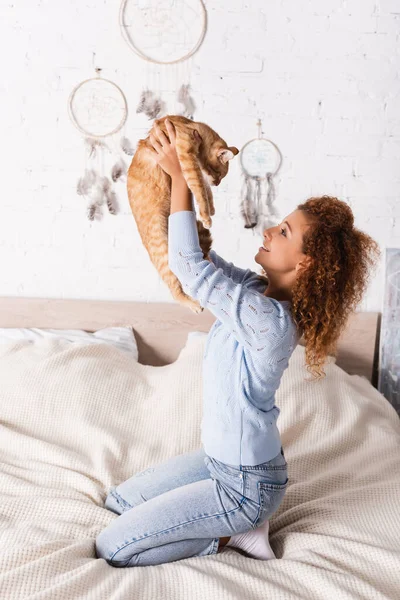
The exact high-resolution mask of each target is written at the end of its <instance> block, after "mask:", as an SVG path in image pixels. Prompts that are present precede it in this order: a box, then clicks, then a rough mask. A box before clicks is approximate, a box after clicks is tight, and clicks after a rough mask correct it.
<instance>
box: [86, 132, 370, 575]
mask: <svg viewBox="0 0 400 600" xmlns="http://www.w3.org/2000/svg"><path fill="white" fill-rule="evenodd" d="M166 127H167V133H168V137H167V136H166V135H165V133H163V132H162V131H161V130H160V128H159V127H157V126H156V132H157V137H158V140H157V139H156V138H155V137H154V136H153V135H151V136H150V139H151V142H152V145H153V148H154V156H155V158H156V161H157V162H158V164H159V165H160V167H161V168H163V169H164V170H165V172H166V173H167V174H168V175H170V177H171V211H170V212H171V214H170V216H169V220H168V251H169V266H170V269H171V270H172V271H173V272H174V273H175V275H176V276H177V278H178V279H179V280H180V282H181V284H182V287H183V289H184V291H186V292H187V293H188V295H190V296H191V297H192V298H195V299H197V300H198V301H199V302H200V304H201V306H203V307H206V308H208V309H209V310H210V312H212V313H213V314H214V315H215V316H216V317H217V319H216V321H215V322H214V324H213V326H212V327H211V329H210V332H209V334H208V337H207V342H206V345H205V351H204V371H203V420H202V435H201V440H202V448H200V449H199V450H196V451H194V452H190V453H186V454H182V455H179V456H176V457H173V458H170V459H168V460H166V461H164V462H163V463H161V464H158V465H152V466H151V467H149V468H148V469H145V470H144V471H143V472H141V473H137V474H135V475H133V476H132V477H130V478H129V479H128V480H127V481H125V482H123V483H121V484H120V485H119V486H116V487H115V488H112V489H111V490H110V492H109V494H108V496H107V498H106V501H105V506H106V508H108V509H110V510H112V511H114V512H116V513H117V514H118V515H119V517H118V518H117V519H115V520H114V521H113V522H112V523H111V524H110V525H109V526H108V527H107V528H106V529H104V530H103V531H102V532H100V534H99V535H98V537H97V539H96V551H97V555H98V556H99V557H101V558H104V559H105V560H106V561H107V562H108V563H109V564H111V565H113V566H117V567H127V566H145V565H156V564H161V563H166V562H172V561H175V560H180V559H182V558H188V557H192V556H205V555H209V554H216V553H217V552H218V551H220V549H221V548H223V546H225V545H227V544H228V545H229V546H232V547H236V548H238V549H241V550H243V551H244V552H245V553H246V554H247V555H248V556H250V557H253V558H258V559H269V558H274V554H273V552H272V549H271V547H270V546H269V542H268V525H269V519H270V518H271V516H272V515H273V514H274V513H275V512H276V510H277V509H278V508H279V506H280V504H281V502H282V500H283V498H284V495H285V492H286V488H287V485H288V481H289V479H288V476H287V462H286V459H285V456H284V452H283V448H282V444H281V439H280V434H279V430H278V428H277V418H278V416H279V413H280V409H279V408H278V407H277V406H276V405H275V403H274V400H275V393H276V390H277V389H278V387H279V383H280V381H281V378H282V375H283V372H284V371H285V369H286V368H287V366H288V364H289V358H290V356H291V354H292V352H293V350H294V348H295V347H296V345H297V343H298V341H299V339H300V337H301V335H304V340H305V342H306V348H305V356H306V362H307V368H308V369H309V371H310V372H311V374H312V376H313V377H314V378H316V379H317V378H320V377H321V376H322V375H321V373H322V365H323V362H324V359H325V358H326V356H327V354H328V353H332V352H333V351H334V349H335V344H336V342H337V340H338V338H339V336H340V333H341V331H342V329H343V327H344V326H345V324H346V321H347V318H348V316H349V314H350V312H351V311H352V310H354V308H355V306H356V305H357V304H358V302H359V301H360V300H361V298H362V294H363V291H364V289H365V287H366V283H367V277H368V274H369V266H370V265H371V264H372V263H373V256H372V254H373V253H375V256H376V257H378V256H379V249H378V245H377V244H376V242H375V241H374V240H373V239H372V238H370V237H369V236H368V235H367V234H365V233H363V232H361V231H359V230H357V229H355V228H354V225H353V223H354V218H353V214H352V211H351V209H350V208H349V206H348V205H347V204H346V203H345V202H342V201H340V200H338V199H336V198H331V197H327V196H324V197H322V198H311V199H309V200H308V201H307V202H305V203H303V204H300V205H298V206H297V209H296V210H295V211H293V212H292V213H291V214H290V215H288V216H287V217H286V218H285V219H284V220H283V221H282V223H280V224H279V225H277V226H276V227H270V228H268V229H266V230H265V232H264V236H263V240H262V246H260V248H259V250H258V252H257V254H256V256H255V261H256V262H257V263H258V264H259V265H260V266H261V267H262V269H263V271H264V273H266V277H264V276H261V275H258V274H257V273H255V272H253V271H251V270H250V269H239V268H238V267H235V266H234V265H233V264H232V263H228V262H226V261H225V260H223V259H222V258H221V257H220V256H218V255H217V254H216V252H215V251H214V250H211V251H210V258H211V261H210V260H209V259H208V258H207V259H205V258H204V256H203V252H202V250H201V247H200V246H199V240H198V233H197V225H196V214H195V211H194V209H193V204H192V197H191V193H190V190H189V189H188V187H187V184H186V181H185V179H184V177H183V174H182V171H181V168H180V164H179V160H178V158H177V154H176V151H175V131H174V128H173V125H172V124H171V123H168V122H166ZM188 401H190V399H188Z"/></svg>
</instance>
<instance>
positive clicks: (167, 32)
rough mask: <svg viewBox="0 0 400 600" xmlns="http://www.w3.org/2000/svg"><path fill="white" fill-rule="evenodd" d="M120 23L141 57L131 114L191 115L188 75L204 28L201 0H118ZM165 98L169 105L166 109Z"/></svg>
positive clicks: (202, 37) (192, 109)
mask: <svg viewBox="0 0 400 600" xmlns="http://www.w3.org/2000/svg"><path fill="white" fill-rule="evenodd" d="M119 24H120V29H121V33H122V35H123V38H124V39H125V41H126V43H127V44H128V46H129V47H130V48H131V50H132V51H133V52H135V54H136V55H137V56H139V57H140V58H142V59H143V60H144V61H145V66H144V67H143V68H144V69H145V72H144V73H143V74H142V75H143V77H142V80H143V81H144V82H145V84H144V87H143V90H142V93H141V97H140V100H139V103H138V106H137V110H136V112H137V113H144V114H145V115H147V117H148V118H149V119H156V118H160V117H162V116H164V115H166V114H168V113H170V114H176V115H182V116H185V117H187V118H188V119H193V118H194V112H195V109H196V105H195V102H194V100H193V98H192V96H191V94H190V75H191V71H192V67H193V62H192V57H193V55H194V54H195V53H196V52H197V50H198V49H199V48H200V46H201V44H202V43H203V40H204V37H205V34H206V30H207V13H206V9H205V6H204V3H203V1H202V0H122V1H121V5H120V13H119ZM171 88H172V89H171ZM161 93H162V95H163V98H162V97H161ZM167 100H168V102H169V104H170V105H172V106H173V108H171V109H170V110H169V111H168V110H167ZM182 106H183V108H182Z"/></svg>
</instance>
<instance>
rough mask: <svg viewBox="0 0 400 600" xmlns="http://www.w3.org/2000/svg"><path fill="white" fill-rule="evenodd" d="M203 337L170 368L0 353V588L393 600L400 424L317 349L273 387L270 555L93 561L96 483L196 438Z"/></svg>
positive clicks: (112, 355) (64, 594) (114, 359)
mask: <svg viewBox="0 0 400 600" xmlns="http://www.w3.org/2000/svg"><path fill="white" fill-rule="evenodd" d="M204 343H205V336H204V335H198V336H191V337H190V338H189V340H188V342H187V345H186V347H185V348H184V349H183V350H182V352H181V354H180V356H179V358H178V359H177V361H176V362H175V363H173V364H172V365H167V366H164V367H152V366H146V365H141V364H139V363H137V362H136V360H135V359H134V358H131V357H130V356H129V355H128V354H127V353H126V352H122V351H120V350H119V349H118V348H115V347H112V346H109V345H106V344H104V345H103V344H99V345H97V344H96V345H81V344H79V345H75V344H71V343H67V342H65V341H62V340H53V339H42V340H39V341H38V342H37V343H29V342H26V341H24V342H12V343H10V344H6V345H3V346H1V347H0V381H1V385H0V411H1V413H0V426H1V429H0V432H1V435H0V440H1V441H0V462H1V464H0V494H1V498H0V506H1V520H0V544H1V546H0V550H1V552H0V598H1V599H4V600H14V599H18V600H20V599H25V598H35V599H41V600H42V599H49V600H50V599H51V600H55V599H56V598H57V600H61V599H65V600H71V599H75V598H82V599H91V598H93V599H96V600H102V599H104V600H110V599H112V600H118V599H130V600H133V599H136V598H140V599H143V600H147V599H148V600H158V599H160V600H161V599H162V600H177V599H182V600H195V599H199V600H208V599H210V600H211V599H212V600H218V599H221V600H226V599H228V598H237V599H238V600H239V599H240V600H244V599H245V600H250V599H258V598H260V599H263V600H266V599H286V598H288V599H289V598H290V599H293V600H299V599H300V598H301V599H303V598H304V600H310V599H314V598H320V599H321V600H330V599H332V600H340V599H349V600H350V599H351V600H354V599H357V598H360V599H361V598H362V599H365V598H373V599H374V600H377V599H380V598H385V599H386V598H390V599H393V600H398V599H399V598H400V516H399V515H400V510H399V494H400V443H399V442H400V420H399V418H398V416H397V414H396V412H395V410H394V409H393V408H392V407H391V406H390V405H389V403H388V402H387V401H386V400H385V398H384V397H383V396H382V395H381V394H380V393H379V392H377V390H375V389H374V388H373V387H372V386H371V384H370V383H369V382H368V381H367V380H366V379H364V378H361V377H358V376H349V375H347V374H346V373H345V372H344V371H342V370H341V369H340V368H339V367H337V366H336V364H335V362H334V361H333V360H332V359H330V362H329V364H328V365H326V367H325V370H326V373H327V377H326V379H325V380H324V381H322V382H319V383H308V382H306V381H305V380H304V378H306V377H309V374H308V372H307V371H306V369H305V367H304V348H303V347H302V346H298V347H297V348H296V350H295V352H294V354H293V355H292V357H291V360H290V365H289V368H288V369H287V371H286V372H285V375H284V378H283V380H282V383H281V387H280V389H279V391H278V394H277V404H278V406H279V407H280V408H281V415H280V418H279V420H278V425H279V428H280V431H281V434H282V442H283V447H284V450H285V456H286V459H287V461H288V469H289V478H290V480H289V487H288V489H287V493H286V496H285V499H284V501H283V503H282V505H281V506H280V508H279V510H278V512H277V513H275V515H274V517H273V518H272V519H271V523H270V540H271V545H272V548H273V550H274V552H275V554H276V555H277V557H278V560H270V561H259V560H256V559H251V558H248V557H246V556H244V555H242V554H240V553H239V552H237V551H236V550H234V549H230V548H229V547H228V548H227V549H225V551H224V552H223V553H221V554H217V555H212V556H206V557H195V558H189V559H184V560H181V561H176V562H174V563H167V564H163V565H158V566H154V567H131V568H125V569H118V568H115V567H112V566H110V565H108V564H107V563H106V562H105V561H104V560H102V559H97V558H96V556H95V547H94V540H95V538H96V535H97V534H98V532H100V531H101V530H102V529H103V528H104V527H106V526H107V525H108V524H109V523H110V522H111V521H112V520H113V519H115V518H118V517H117V516H116V515H115V514H114V513H112V512H110V511H108V510H107V509H105V508H104V507H103V504H104V499H105V497H106V494H107V491H108V489H109V488H110V487H111V486H113V485H116V484H118V483H120V482H121V481H123V480H125V479H126V478H128V477H130V476H131V475H132V474H133V473H135V472H137V471H139V470H142V469H144V468H145V467H146V466H149V465H150V464H151V463H154V462H159V461H161V460H164V459H166V458H167V457H169V456H173V455H176V454H180V453H182V452H188V451H190V450H194V449H195V448H198V447H200V421H201V389H202V380H201V376H202V371H201V366H202V354H203V349H204Z"/></svg>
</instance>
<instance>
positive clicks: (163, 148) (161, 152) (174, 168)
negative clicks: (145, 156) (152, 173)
mask: <svg viewBox="0 0 400 600" xmlns="http://www.w3.org/2000/svg"><path fill="white" fill-rule="evenodd" d="M165 125H166V127H167V132H168V135H169V140H168V138H167V136H166V135H165V133H164V132H163V131H162V130H161V129H160V126H159V125H158V124H157V123H155V124H154V129H155V132H156V135H157V138H158V139H156V137H155V136H154V135H153V134H152V133H150V143H151V145H152V146H153V148H154V150H151V152H152V153H153V154H154V158H155V160H156V161H157V163H158V164H159V165H160V167H161V168H162V169H163V171H165V172H166V173H167V174H168V175H169V176H170V177H171V178H175V177H183V173H182V169H181V165H180V162H179V159H178V155H177V153H176V149H175V141H176V132H175V127H174V125H173V124H172V123H171V122H170V121H168V119H166V120H165Z"/></svg>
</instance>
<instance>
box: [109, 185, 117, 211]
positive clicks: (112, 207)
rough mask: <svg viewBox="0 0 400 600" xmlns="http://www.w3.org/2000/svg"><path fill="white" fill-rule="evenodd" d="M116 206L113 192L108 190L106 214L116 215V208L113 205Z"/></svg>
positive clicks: (115, 197)
mask: <svg viewBox="0 0 400 600" xmlns="http://www.w3.org/2000/svg"><path fill="white" fill-rule="evenodd" d="M116 204H117V196H116V194H115V192H114V190H109V191H108V192H107V208H108V212H110V213H111V214H112V215H115V214H116V212H117V211H116V208H115V205H116Z"/></svg>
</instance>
